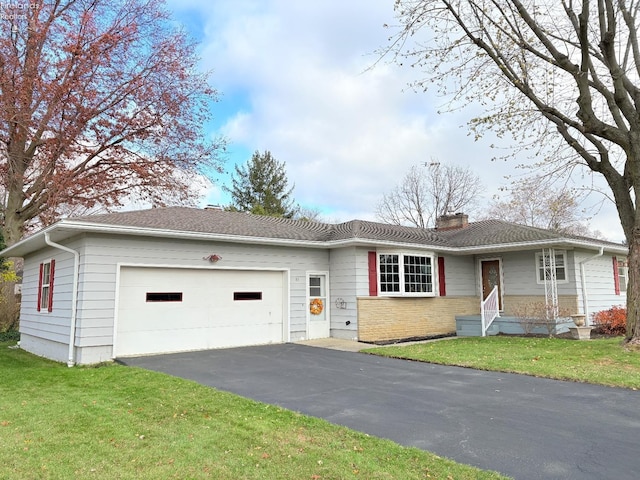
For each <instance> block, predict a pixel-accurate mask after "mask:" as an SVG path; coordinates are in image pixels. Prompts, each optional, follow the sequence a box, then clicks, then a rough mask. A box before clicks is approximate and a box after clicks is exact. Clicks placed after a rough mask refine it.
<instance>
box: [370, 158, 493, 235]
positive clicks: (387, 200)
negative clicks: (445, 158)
mask: <svg viewBox="0 0 640 480" xmlns="http://www.w3.org/2000/svg"><path fill="white" fill-rule="evenodd" d="M481 191H482V185H481V183H480V179H479V177H478V176H477V175H475V174H474V173H473V172H472V171H471V170H470V169H469V168H463V167H458V166H454V165H442V164H440V163H438V162H431V163H429V164H425V165H423V166H413V167H411V168H410V169H409V171H408V172H407V174H406V175H405V176H404V178H403V179H402V181H401V182H400V184H399V185H397V186H396V187H395V188H394V189H393V190H391V191H390V192H388V193H385V194H384V195H383V197H382V200H381V201H380V203H379V204H378V206H377V208H376V216H377V217H378V219H379V220H380V221H383V222H387V223H392V224H395V225H410V226H415V227H420V228H428V227H432V226H433V225H434V224H435V221H436V219H437V218H438V217H440V216H442V215H446V214H448V213H453V212H461V211H465V213H467V214H469V213H473V212H474V211H475V202H476V201H477V200H478V198H479V197H480V193H481Z"/></svg>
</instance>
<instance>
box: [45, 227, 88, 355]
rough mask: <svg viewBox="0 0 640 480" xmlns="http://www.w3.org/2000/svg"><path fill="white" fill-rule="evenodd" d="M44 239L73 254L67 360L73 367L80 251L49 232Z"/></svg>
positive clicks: (51, 245) (50, 244) (54, 246)
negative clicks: (52, 237)
mask: <svg viewBox="0 0 640 480" xmlns="http://www.w3.org/2000/svg"><path fill="white" fill-rule="evenodd" d="M44 241H45V243H46V244H47V245H49V246H50V247H53V248H57V249H59V250H62V251H64V252H68V253H70V254H72V255H73V286H72V288H71V327H70V329H69V357H68V360H67V367H73V366H74V365H75V364H76V361H75V348H74V347H75V343H76V313H77V310H78V305H77V300H78V278H79V266H80V253H78V252H77V251H76V250H73V249H72V248H69V247H65V246H64V245H60V244H59V243H55V242H53V241H52V240H51V238H50V237H49V232H47V231H45V232H44Z"/></svg>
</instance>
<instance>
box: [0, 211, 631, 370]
mask: <svg viewBox="0 0 640 480" xmlns="http://www.w3.org/2000/svg"><path fill="white" fill-rule="evenodd" d="M0 255H2V256H4V257H23V258H24V277H23V287H22V305H21V312H20V333H21V342H20V344H21V347H22V348H24V349H25V350H28V351H30V352H33V353H36V354H38V355H41V356H45V357H48V358H52V359H55V360H59V361H66V362H68V363H69V365H73V364H76V363H79V364H90V363H97V362H101V361H105V360H110V359H113V358H115V357H121V356H131V355H142V354H155V353H165V352H176V351H187V350H199V349H210V348H220V347H233V346H242V345H257V344H267V343H279V342H290V341H299V340H304V339H314V338H322V337H330V336H331V337H340V338H346V339H354V340H355V339H357V340H360V341H364V342H385V341H393V340H401V339H408V338H423V337H429V336H437V335H446V334H455V332H456V317H457V316H458V317H460V316H465V315H467V316H468V315H478V314H479V313H480V305H481V301H482V300H483V299H484V298H485V297H487V295H489V292H490V291H492V289H493V288H494V287H495V292H494V296H495V298H496V306H497V308H499V310H500V312H501V314H502V315H509V314H512V313H511V312H514V311H516V310H517V309H518V307H519V306H522V305H524V304H526V303H527V302H535V301H537V302H545V303H546V304H547V305H548V304H549V303H550V302H551V303H552V304H555V305H556V306H558V305H559V306H560V307H562V308H564V309H565V310H568V311H570V312H571V313H584V314H587V315H590V314H591V313H594V312H596V311H598V310H602V309H606V308H609V307H610V306H612V305H618V304H624V303H625V299H626V297H625V290H626V278H627V273H626V268H625V259H626V255H627V248H626V247H625V246H623V245H620V244H617V243H612V242H606V241H602V240H597V239H592V238H584V237H578V236H571V235H560V234H557V233H553V232H550V231H547V230H542V229H538V228H532V227H526V226H522V225H516V224H512V223H507V222H503V221H498V220H487V221H480V222H471V223H469V222H468V219H467V216H466V215H463V214H456V215H451V216H447V217H442V218H440V219H439V221H438V225H437V226H436V228H434V229H421V228H413V227H404V226H396V225H387V224H382V223H375V222H369V221H360V220H353V221H349V222H345V223H340V224H325V223H317V222H309V221H300V220H290V219H284V218H273V217H266V216H258V215H252V214H248V213H238V212H226V211H221V210H216V209H195V208H183V207H169V208H152V209H148V210H142V211H132V212H122V213H111V214H103V215H93V216H84V217H77V218H67V219H63V220H60V221H59V222H57V223H55V224H53V225H51V226H49V227H46V228H44V229H42V230H41V231H39V232H37V233H35V234H34V235H31V236H30V237H28V238H25V239H23V240H22V241H20V242H18V243H16V244H15V245H13V246H11V247H9V248H7V249H5V250H4V251H3V252H1V253H0ZM550 299H551V300H550Z"/></svg>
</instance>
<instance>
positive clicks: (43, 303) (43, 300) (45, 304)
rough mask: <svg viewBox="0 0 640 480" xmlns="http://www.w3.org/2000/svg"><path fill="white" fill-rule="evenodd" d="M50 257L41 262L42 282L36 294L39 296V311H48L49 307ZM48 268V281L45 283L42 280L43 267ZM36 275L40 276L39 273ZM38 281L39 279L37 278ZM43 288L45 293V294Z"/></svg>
mask: <svg viewBox="0 0 640 480" xmlns="http://www.w3.org/2000/svg"><path fill="white" fill-rule="evenodd" d="M51 260H52V259H51V258H49V259H48V260H45V261H44V262H41V263H42V284H41V285H40V293H39V294H38V297H40V305H39V309H40V313H49V307H50V303H51V294H50V292H51ZM47 266H48V268H49V274H48V276H49V281H48V282H47V283H45V282H44V271H45V268H47ZM38 276H40V273H38ZM38 283H40V280H38ZM45 289H46V292H47V294H46V295H45Z"/></svg>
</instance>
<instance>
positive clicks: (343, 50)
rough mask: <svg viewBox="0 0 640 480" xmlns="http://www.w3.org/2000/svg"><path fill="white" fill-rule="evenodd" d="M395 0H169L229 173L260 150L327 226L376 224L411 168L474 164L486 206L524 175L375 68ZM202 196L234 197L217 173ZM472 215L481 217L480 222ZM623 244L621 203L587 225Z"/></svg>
mask: <svg viewBox="0 0 640 480" xmlns="http://www.w3.org/2000/svg"><path fill="white" fill-rule="evenodd" d="M393 3H394V2H393V1H392V0H387V1H375V2H374V1H371V0H348V1H344V0H342V1H337V0H305V1H294V0H233V1H230V0H168V1H167V6H168V8H169V9H170V10H171V11H172V13H173V16H174V19H175V21H176V22H178V23H180V24H182V25H183V26H184V27H185V28H186V29H187V31H188V32H189V34H190V35H191V36H192V37H193V38H195V39H197V40H198V41H199V42H200V46H199V51H200V55H201V57H202V68H203V69H204V70H207V71H209V70H211V71H212V72H213V73H212V76H211V84H212V86H214V87H215V88H216V89H218V90H219V92H220V94H221V96H220V101H219V102H218V103H216V104H214V105H213V106H212V108H213V115H214V117H215V118H214V120H213V122H211V124H210V125H207V126H206V128H207V130H208V133H209V134H210V135H212V136H217V135H224V136H225V137H227V138H228V140H229V142H230V145H229V155H228V159H227V162H226V164H225V169H226V170H227V171H228V172H232V171H233V165H234V164H235V163H244V162H246V161H247V160H249V159H250V157H251V154H252V153H253V152H254V151H256V150H259V151H261V152H262V151H264V150H269V151H270V152H271V153H272V155H273V156H274V157H275V158H276V159H277V160H279V161H284V162H285V163H286V166H287V173H288V177H289V180H290V182H292V183H294V184H295V190H294V197H295V199H296V201H297V202H298V203H300V204H301V205H302V206H305V207H313V208H318V209H320V210H321V212H322V214H323V219H325V220H327V221H346V220H351V219H355V218H359V219H364V220H375V214H374V212H375V205H376V204H377V203H378V201H379V200H380V198H381V196H382V194H383V193H384V192H387V191H389V190H390V189H391V188H393V187H394V186H395V185H396V184H397V183H398V182H399V181H400V180H401V179H402V177H403V176H404V175H405V173H406V172H407V170H408V169H409V168H410V167H411V166H412V165H419V164H422V163H425V162H427V163H430V162H431V161H432V160H433V159H435V160H436V161H439V162H440V163H448V164H453V165H460V166H469V167H470V168H471V169H472V170H473V171H474V172H475V173H476V174H478V175H479V176H480V178H481V180H482V181H483V183H484V185H485V187H486V188H485V191H486V194H485V198H484V199H483V200H484V201H485V202H486V201H488V200H489V199H490V198H491V196H492V195H494V194H496V193H498V192H499V189H500V187H502V186H506V185H508V183H509V182H508V181H507V180H505V179H504V176H505V175H514V174H519V171H518V170H517V169H516V166H517V165H518V164H519V163H523V162H526V159H524V158H514V159H513V160H510V161H508V162H504V161H497V162H496V161H492V160H491V159H492V158H493V157H494V156H496V154H497V153H500V152H496V151H495V150H493V149H492V148H490V145H491V144H492V143H493V144H498V145H500V146H503V147H506V146H507V144H505V143H502V144H501V143H500V141H497V140H496V139H495V138H484V139H481V140H479V141H474V140H473V137H471V136H469V134H468V130H467V128H466V122H467V121H468V120H469V119H470V118H471V117H473V116H474V112H473V111H471V110H461V111H458V112H456V113H444V114H438V113H437V111H438V109H439V108H440V107H441V106H442V103H443V102H444V101H443V100H442V99H439V98H437V96H436V95H435V93H432V92H429V93H422V92H420V93H416V92H413V91H412V90H411V89H410V88H408V87H407V85H408V83H409V82H410V81H411V80H413V79H415V77H414V76H415V75H416V72H415V71H413V70H410V69H402V68H400V67H398V66H396V65H390V64H387V63H379V64H378V65H376V67H375V68H373V69H369V67H371V66H372V65H373V63H374V61H375V59H376V56H375V55H374V53H373V52H374V51H375V50H376V49H378V48H380V47H381V46H383V45H385V42H386V39H387V37H388V35H389V31H388V30H386V29H385V28H384V27H383V25H384V24H385V23H386V24H394V19H393ZM216 180H217V184H216V185H214V186H213V187H212V188H211V189H210V190H209V191H208V192H207V194H206V198H205V199H204V200H203V203H213V204H226V203H229V198H228V196H227V195H226V194H225V193H224V192H223V191H222V190H221V188H220V187H221V185H225V184H226V185H228V184H230V177H229V175H221V176H219V177H218V178H217V179H216ZM472 220H473V218H472ZM590 225H591V228H592V229H593V230H600V231H601V232H602V233H603V234H604V235H605V236H607V237H608V238H609V239H611V240H616V241H619V240H622V238H623V235H622V230H621V228H620V226H619V221H618V219H617V216H616V213H615V208H614V207H613V205H610V204H609V205H605V207H603V208H602V209H601V210H600V213H599V214H597V215H596V216H595V217H594V218H593V220H592V221H591V222H590Z"/></svg>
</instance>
